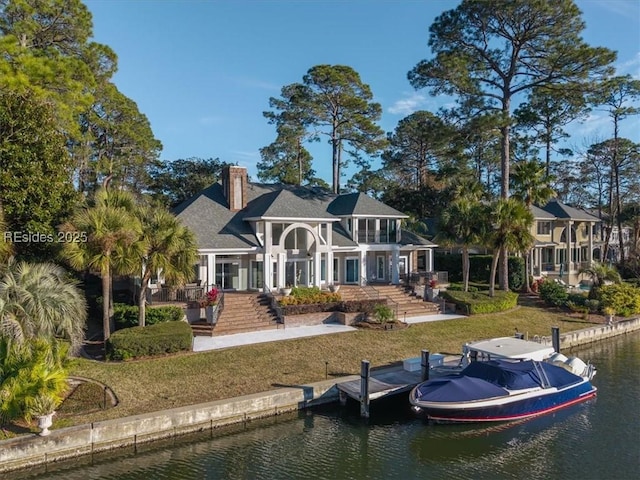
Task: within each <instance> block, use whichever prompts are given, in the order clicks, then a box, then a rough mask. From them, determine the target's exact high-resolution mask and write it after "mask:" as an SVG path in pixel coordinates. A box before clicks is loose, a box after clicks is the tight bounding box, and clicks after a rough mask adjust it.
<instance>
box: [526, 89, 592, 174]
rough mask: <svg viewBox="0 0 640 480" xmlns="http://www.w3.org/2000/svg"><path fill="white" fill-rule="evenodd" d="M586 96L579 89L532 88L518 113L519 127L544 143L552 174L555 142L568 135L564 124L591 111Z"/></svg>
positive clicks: (547, 161)
mask: <svg viewBox="0 0 640 480" xmlns="http://www.w3.org/2000/svg"><path fill="white" fill-rule="evenodd" d="M587 111H588V109H587V106H586V99H585V97H584V94H583V93H582V92H581V91H578V90H572V89H564V90H563V89H557V88H549V87H539V88H538V87H534V88H532V89H531V90H530V91H529V96H528V102H527V103H525V104H523V105H520V107H519V108H518V109H517V110H516V111H515V112H514V117H515V120H516V122H517V127H516V128H517V129H518V130H522V131H525V132H526V131H528V130H532V131H533V141H534V142H536V143H541V144H542V145H544V150H545V170H546V172H545V173H546V174H547V175H550V174H551V152H552V151H554V150H556V151H559V153H562V154H566V153H568V152H567V150H566V149H561V150H557V149H556V148H555V144H556V143H557V142H558V141H559V140H561V139H563V138H566V137H568V134H567V133H566V132H565V131H564V130H563V127H564V126H565V125H567V124H568V123H571V122H572V121H573V120H575V119H576V118H579V117H580V116H582V115H585V114H586V113H587Z"/></svg>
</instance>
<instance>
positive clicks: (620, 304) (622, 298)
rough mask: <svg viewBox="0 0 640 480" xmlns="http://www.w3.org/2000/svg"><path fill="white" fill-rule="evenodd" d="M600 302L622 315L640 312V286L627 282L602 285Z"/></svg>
mask: <svg viewBox="0 0 640 480" xmlns="http://www.w3.org/2000/svg"><path fill="white" fill-rule="evenodd" d="M599 294H600V304H601V306H602V308H603V311H604V309H605V308H606V309H610V310H612V311H614V312H615V313H616V315H620V316H621V317H630V316H631V315H634V314H637V313H640V288H637V287H634V286H632V285H629V284H626V283H618V284H614V285H603V286H602V287H600V292H599Z"/></svg>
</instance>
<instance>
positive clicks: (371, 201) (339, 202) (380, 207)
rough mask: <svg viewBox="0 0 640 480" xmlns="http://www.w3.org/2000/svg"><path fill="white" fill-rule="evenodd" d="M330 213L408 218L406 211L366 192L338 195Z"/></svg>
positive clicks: (332, 203)
mask: <svg viewBox="0 0 640 480" xmlns="http://www.w3.org/2000/svg"><path fill="white" fill-rule="evenodd" d="M328 210H329V213H332V214H333V215H338V216H345V215H355V216H375V217H394V218H408V216H407V215H405V214H404V213H402V212H400V211H398V210H396V209H395V208H391V207H390V206H389V205H386V204H384V203H382V202H380V201H379V200H376V199H375V198H371V197H370V196H368V195H365V194H364V193H360V192H359V193H347V194H344V195H340V196H338V197H336V199H335V200H334V201H333V202H331V205H329V209H328Z"/></svg>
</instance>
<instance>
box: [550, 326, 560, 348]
mask: <svg viewBox="0 0 640 480" xmlns="http://www.w3.org/2000/svg"><path fill="white" fill-rule="evenodd" d="M551 342H552V345H553V349H554V350H555V351H556V352H558V353H560V327H551Z"/></svg>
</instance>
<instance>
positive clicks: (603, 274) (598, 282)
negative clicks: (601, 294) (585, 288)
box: [578, 262, 622, 298]
mask: <svg viewBox="0 0 640 480" xmlns="http://www.w3.org/2000/svg"><path fill="white" fill-rule="evenodd" d="M578 273H580V274H583V275H586V276H587V277H589V279H590V280H591V282H592V284H591V288H590V289H589V298H598V290H599V289H600V287H602V286H603V285H604V284H605V283H606V282H608V281H609V282H613V283H620V282H622V277H621V276H620V273H618V270H616V267H614V266H609V265H606V264H604V263H597V262H594V263H592V264H591V266H589V267H586V268H581V269H580V270H579V272H578Z"/></svg>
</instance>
